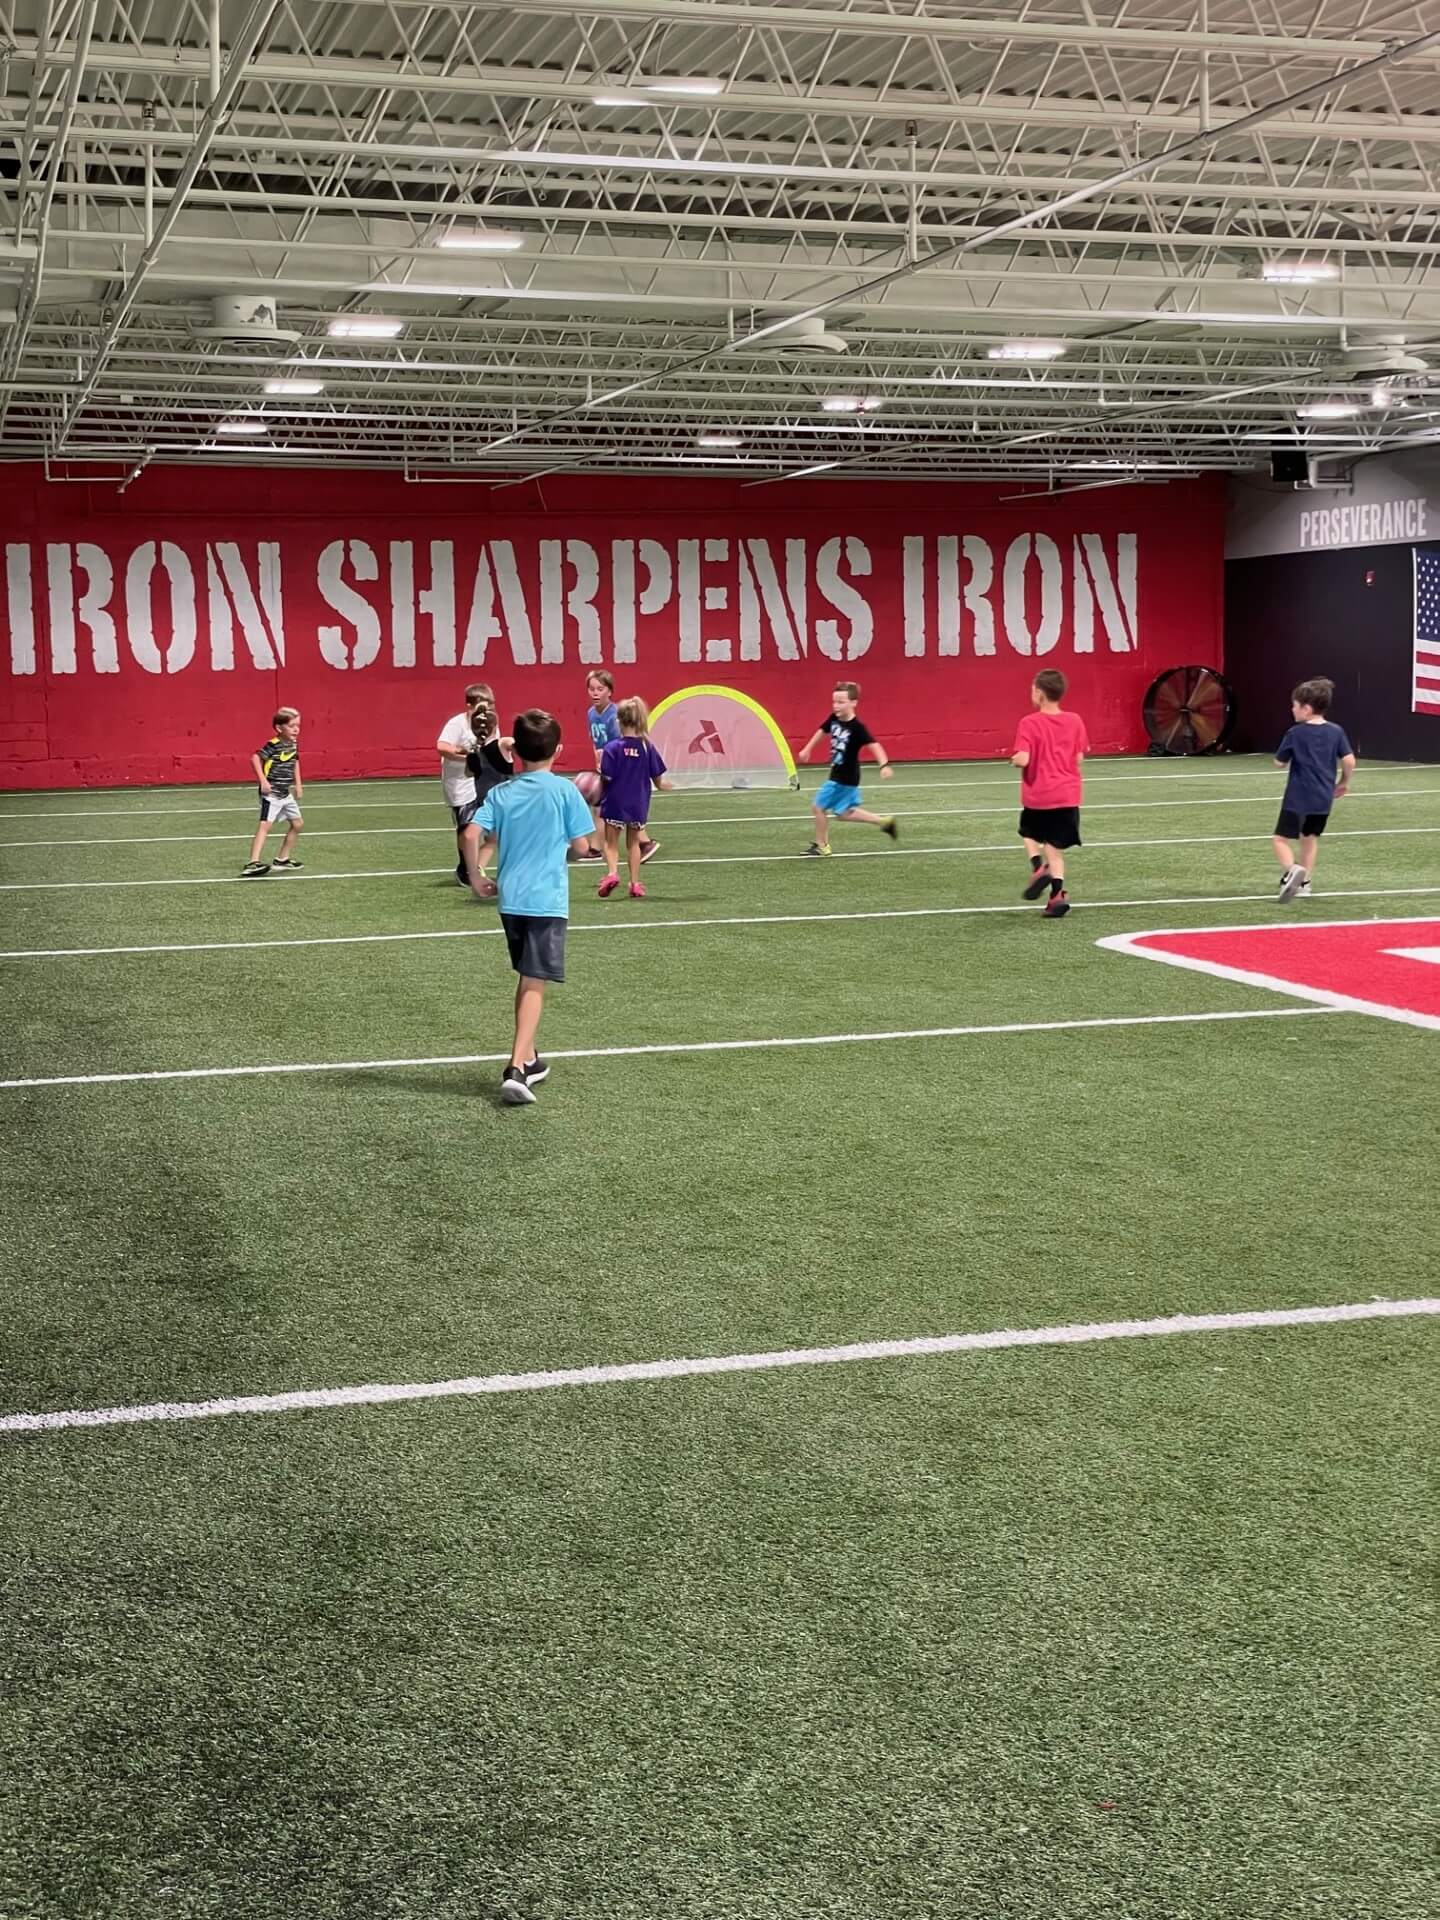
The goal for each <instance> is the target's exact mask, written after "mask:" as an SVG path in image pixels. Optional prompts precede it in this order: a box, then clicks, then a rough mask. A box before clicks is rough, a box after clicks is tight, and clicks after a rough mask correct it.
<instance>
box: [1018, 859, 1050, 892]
mask: <svg viewBox="0 0 1440 1920" xmlns="http://www.w3.org/2000/svg"><path fill="white" fill-rule="evenodd" d="M1049 884H1050V869H1049V868H1048V867H1037V868H1036V869H1035V871H1034V873H1032V874H1031V876H1030V884H1029V886H1028V887H1026V889H1025V891H1024V892H1023V893H1022V894H1021V896H1020V898H1021V899H1022V900H1038V899H1039V898H1040V896H1041V894H1042V893H1044V891H1045V889H1046V888H1047V887H1048V886H1049Z"/></svg>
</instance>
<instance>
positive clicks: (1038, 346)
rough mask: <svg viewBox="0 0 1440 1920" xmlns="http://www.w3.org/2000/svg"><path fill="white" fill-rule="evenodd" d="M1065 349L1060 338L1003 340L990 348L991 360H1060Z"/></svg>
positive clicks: (988, 356) (989, 356)
mask: <svg viewBox="0 0 1440 1920" xmlns="http://www.w3.org/2000/svg"><path fill="white" fill-rule="evenodd" d="M1064 351H1065V346H1064V342H1063V341H1060V340H1003V341H1002V342H1001V343H1000V345H999V346H998V347H991V348H989V350H988V354H987V358H989V359H991V360H1058V359H1059V358H1060V356H1061V354H1062V353H1064Z"/></svg>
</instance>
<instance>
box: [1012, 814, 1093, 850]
mask: <svg viewBox="0 0 1440 1920" xmlns="http://www.w3.org/2000/svg"><path fill="white" fill-rule="evenodd" d="M1020 835H1021V838H1022V839H1025V840H1038V841H1039V842H1040V844H1041V846H1042V847H1054V848H1055V850H1056V852H1057V853H1063V852H1064V851H1065V849H1066V847H1078V846H1081V845H1083V844H1084V843H1083V842H1082V840H1081V838H1080V809H1079V807H1022V808H1021V809H1020Z"/></svg>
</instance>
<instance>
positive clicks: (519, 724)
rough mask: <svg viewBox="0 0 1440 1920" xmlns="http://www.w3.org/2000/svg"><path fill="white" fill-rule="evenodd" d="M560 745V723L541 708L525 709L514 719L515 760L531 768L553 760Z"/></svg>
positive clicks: (551, 714)
mask: <svg viewBox="0 0 1440 1920" xmlns="http://www.w3.org/2000/svg"><path fill="white" fill-rule="evenodd" d="M559 745H560V722H559V721H558V720H557V719H556V718H555V716H554V714H553V713H546V711H545V709H544V708H543V707H527V708H526V709H525V711H524V713H521V714H517V715H516V717H515V758H516V759H517V760H525V761H528V762H529V764H530V765H531V766H534V765H536V764H537V763H538V762H539V761H541V760H553V759H554V758H555V752H556V749H557V748H558V747H559Z"/></svg>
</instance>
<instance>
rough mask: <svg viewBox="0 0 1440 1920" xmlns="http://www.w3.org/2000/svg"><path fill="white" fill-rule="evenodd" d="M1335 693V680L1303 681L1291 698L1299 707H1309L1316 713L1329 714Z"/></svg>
mask: <svg viewBox="0 0 1440 1920" xmlns="http://www.w3.org/2000/svg"><path fill="white" fill-rule="evenodd" d="M1334 693H1335V682H1334V681H1333V680H1325V679H1319V680H1302V681H1301V682H1300V684H1299V686H1298V687H1296V689H1295V691H1294V693H1292V694H1291V696H1290V698H1291V699H1292V700H1293V701H1294V702H1295V704H1296V706H1298V707H1309V708H1310V709H1311V710H1312V711H1313V712H1315V713H1328V712H1329V711H1330V702H1331V699H1332V698H1333V696H1334Z"/></svg>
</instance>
